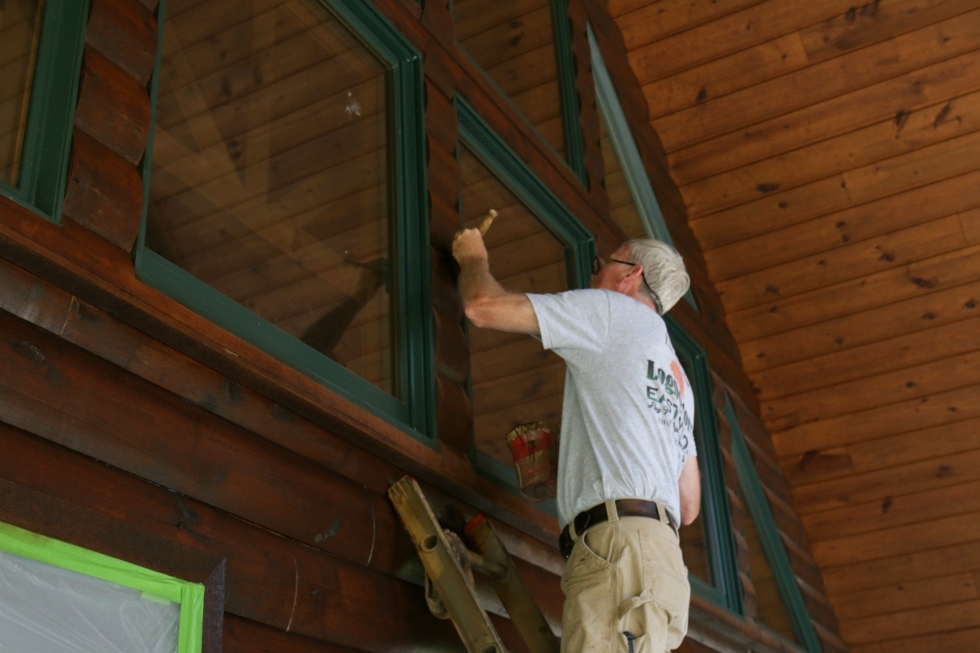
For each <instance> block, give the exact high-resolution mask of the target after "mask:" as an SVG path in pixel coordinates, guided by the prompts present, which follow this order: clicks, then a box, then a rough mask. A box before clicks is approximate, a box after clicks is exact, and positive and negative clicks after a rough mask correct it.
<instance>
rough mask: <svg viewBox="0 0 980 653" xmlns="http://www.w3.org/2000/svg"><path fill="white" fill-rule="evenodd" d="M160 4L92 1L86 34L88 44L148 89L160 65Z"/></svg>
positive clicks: (134, 0) (131, 0) (136, 0)
mask: <svg viewBox="0 0 980 653" xmlns="http://www.w3.org/2000/svg"><path fill="white" fill-rule="evenodd" d="M156 4H157V2H155V1H154V2H149V0H92V7H91V10H90V13H89V21H88V30H87V31H86V34H85V42H86V43H88V44H89V45H90V46H92V47H93V48H95V49H96V50H98V51H99V52H101V53H102V54H103V55H104V56H105V57H106V58H107V59H108V60H110V61H111V62H112V63H114V64H115V65H116V66H118V67H119V68H120V69H122V70H124V71H125V72H126V73H127V74H129V75H131V76H132V77H133V79H135V80H136V81H138V82H139V83H140V84H142V85H144V86H145V85H146V84H147V83H148V82H149V81H150V75H151V74H152V73H153V67H154V65H156V57H157V21H156V17H155V16H154V14H153V12H154V11H155V9H156ZM149 5H153V8H152V9H151V8H150V6H149Z"/></svg>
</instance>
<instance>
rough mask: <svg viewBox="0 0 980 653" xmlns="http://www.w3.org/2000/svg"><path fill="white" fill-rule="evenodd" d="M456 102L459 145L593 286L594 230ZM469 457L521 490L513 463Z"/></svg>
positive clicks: (581, 283) (571, 271) (473, 453)
mask: <svg viewBox="0 0 980 653" xmlns="http://www.w3.org/2000/svg"><path fill="white" fill-rule="evenodd" d="M455 102H456V113H457V116H458V120H459V142H460V144H461V145H465V146H466V147H467V149H469V150H470V151H471V152H472V153H473V154H474V155H475V156H476V157H477V158H478V159H479V160H480V161H481V162H482V163H483V164H484V165H485V166H486V167H487V168H488V169H489V170H490V171H491V172H492V173H493V174H494V175H495V176H496V177H497V178H498V179H499V180H500V181H501V182H502V183H503V184H504V185H505V186H507V188H508V189H509V190H510V191H511V192H512V193H514V195H515V196H516V197H517V198H518V199H519V200H521V202H522V203H523V204H524V205H525V206H526V207H527V208H528V209H529V210H530V211H531V213H533V214H534V216H535V217H537V218H538V220H540V221H541V224H542V225H544V227H545V228H546V229H548V230H549V231H550V232H551V233H552V234H553V235H554V236H555V238H556V239H557V240H558V241H559V242H560V243H562V244H563V245H564V247H565V261H566V265H567V272H568V280H569V288H583V287H586V286H588V284H589V280H590V278H591V265H592V257H593V256H594V255H595V240H594V238H593V237H592V234H590V233H589V232H588V231H587V230H586V229H585V228H584V227H583V226H582V225H581V224H580V223H579V221H578V220H577V219H576V218H575V216H574V215H573V214H572V213H571V212H570V211H569V210H568V209H567V208H565V206H564V205H563V204H562V203H561V202H560V201H559V200H558V198H557V197H555V195H554V193H553V192H552V191H551V190H550V189H549V188H548V187H547V186H545V185H544V183H542V182H541V180H540V179H539V178H538V177H537V176H536V175H535V174H534V173H533V172H532V171H531V169H530V168H529V167H528V165H527V164H526V163H525V162H524V161H523V160H522V159H521V158H520V157H518V156H517V155H516V154H515V153H514V151H513V150H511V149H510V148H509V147H508V146H507V144H506V143H505V142H504V141H503V139H501V138H500V136H498V135H497V134H496V133H495V132H494V131H493V130H492V129H491V128H490V126H489V125H488V124H487V123H486V122H485V121H484V120H483V119H482V118H481V117H480V116H479V115H478V114H477V112H476V111H475V110H474V109H473V108H472V107H471V106H470V105H469V104H468V103H467V102H466V100H464V99H463V98H462V97H459V96H457V97H456V98H455ZM470 459H471V460H472V462H473V466H474V468H475V469H476V470H477V471H478V472H479V473H481V474H483V475H484V476H486V477H488V478H491V479H493V480H495V481H497V482H498V483H501V484H503V485H505V486H507V487H511V488H514V489H515V490H517V488H518V483H517V473H516V471H515V470H514V468H513V466H512V465H505V464H503V463H501V462H500V461H498V460H495V459H494V458H492V457H490V456H489V455H487V454H486V453H484V452H482V451H480V450H479V449H478V448H477V447H476V446H475V445H474V446H473V448H472V449H471V450H470ZM535 505H537V506H538V507H540V508H541V509H542V510H544V511H546V512H548V513H549V514H552V515H554V514H556V506H555V501H554V500H549V501H543V502H540V503H537V504H535Z"/></svg>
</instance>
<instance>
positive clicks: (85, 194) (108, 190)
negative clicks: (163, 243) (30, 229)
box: [63, 128, 143, 252]
mask: <svg viewBox="0 0 980 653" xmlns="http://www.w3.org/2000/svg"><path fill="white" fill-rule="evenodd" d="M63 216H64V217H65V218H68V219H70V220H72V221H74V222H76V223H77V224H79V225H81V226H83V227H85V228H86V229H89V230H91V231H92V233H95V234H98V235H99V236H101V237H102V238H104V239H105V240H106V242H108V243H111V244H113V245H115V246H116V247H118V248H120V249H121V250H124V251H125V252H129V251H130V250H131V249H132V248H133V245H134V244H135V243H136V236H137V234H138V233H139V229H140V220H141V219H142V217H143V179H142V177H141V176H140V173H139V170H138V169H137V168H136V167H135V166H133V165H132V164H131V163H129V162H128V161H126V160H125V159H124V158H122V157H121V156H119V155H118V154H116V153H115V152H113V151H112V150H110V149H109V148H108V147H106V146H105V145H103V144H102V143H100V142H98V141H97V140H95V139H94V138H92V137H91V136H89V135H88V134H86V133H85V132H84V131H82V130H81V129H77V128H76V129H75V133H74V136H73V137H72V148H71V159H70V162H69V167H68V190H67V192H66V193H65V203H64V209H63Z"/></svg>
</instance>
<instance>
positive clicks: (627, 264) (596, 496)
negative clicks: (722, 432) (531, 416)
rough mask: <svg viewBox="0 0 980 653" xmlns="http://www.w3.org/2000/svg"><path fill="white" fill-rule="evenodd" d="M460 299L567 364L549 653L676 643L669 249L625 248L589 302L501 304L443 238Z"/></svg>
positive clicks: (691, 464) (471, 259)
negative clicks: (554, 640) (558, 638)
mask: <svg viewBox="0 0 980 653" xmlns="http://www.w3.org/2000/svg"><path fill="white" fill-rule="evenodd" d="M453 256H454V257H455V258H456V261H457V262H458V263H459V266H460V275H459V291H460V295H461V297H462V300H463V305H464V307H465V310H466V316H467V317H468V318H469V320H470V321H471V322H472V323H473V324H474V325H476V326H478V327H486V328H490V329H498V330H502V331H511V332H518V333H527V334H531V335H534V336H537V337H539V338H540V339H541V341H542V344H543V345H544V347H545V348H547V349H551V350H553V351H554V352H555V353H557V354H558V355H559V356H561V357H562V358H563V359H564V360H565V362H566V364H567V374H566V378H565V396H564V403H563V407H562V433H561V446H560V447H559V462H558V487H557V502H558V521H559V525H560V526H561V527H562V538H561V545H562V553H563V554H564V555H565V556H566V558H567V559H568V562H567V564H566V566H565V571H564V574H563V576H562V590H563V591H564V593H565V606H564V612H563V615H562V631H563V632H562V642H561V648H562V653H598V652H606V651H608V652H617V653H619V652H624V653H663V652H664V651H669V650H673V649H674V648H676V647H677V646H679V645H680V643H681V641H682V640H683V638H684V635H685V634H686V632H687V618H688V607H689V603H690V585H689V584H688V580H687V568H686V567H685V566H684V562H683V559H682V556H681V550H680V543H679V540H678V536H677V525H678V524H682V525H687V524H690V523H691V522H693V521H694V519H695V518H696V517H697V515H698V511H699V510H700V505H701V487H700V476H699V473H698V465H697V457H696V451H695V445H694V433H693V422H694V400H693V396H692V395H693V392H692V389H691V387H690V383H689V382H688V380H687V377H686V376H685V374H684V371H683V369H682V368H681V366H680V363H679V362H678V360H677V356H676V354H675V352H674V348H673V346H672V345H671V343H670V339H669V337H668V335H667V329H666V324H665V323H664V321H663V319H662V318H661V315H662V314H663V313H665V312H666V311H667V310H669V309H670V308H671V307H672V306H673V305H674V304H675V303H676V302H677V300H678V299H680V298H681V297H682V296H683V295H684V293H685V292H687V288H688V286H689V284H690V281H689V278H688V275H687V272H686V270H685V268H684V263H683V261H682V260H681V258H680V255H679V254H677V252H676V251H674V250H673V248H671V247H669V246H668V245H665V244H664V243H661V242H658V241H655V240H639V241H629V242H627V243H625V244H623V245H622V246H621V247H620V248H619V249H617V250H616V251H615V252H614V253H613V255H612V256H611V257H610V259H609V260H608V262H606V261H602V260H601V259H598V258H597V259H596V261H595V262H594V263H593V275H592V283H591V288H589V289H582V290H572V291H568V292H564V293H558V294H553V295H535V294H521V293H511V292H508V291H506V290H505V289H504V288H503V287H501V286H500V284H499V283H498V282H497V281H496V280H495V279H494V278H493V276H492V275H491V274H490V266H489V260H488V255H487V250H486V246H485V245H484V242H483V238H482V236H481V234H480V232H479V231H478V230H476V229H467V230H464V231H462V232H460V233H459V234H457V235H456V238H455V240H454V241H453Z"/></svg>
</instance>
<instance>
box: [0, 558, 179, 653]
mask: <svg viewBox="0 0 980 653" xmlns="http://www.w3.org/2000/svg"><path fill="white" fill-rule="evenodd" d="M179 625H180V604H178V603H174V602H172V601H167V600H166V599H161V598H159V597H153V596H149V595H146V594H144V593H142V592H140V591H139V590H135V589H130V588H128V587H123V586H122V585H117V584H115V583H111V582H108V581H105V580H101V579H98V578H93V577H91V576H86V575H84V574H79V573H76V572H73V571H68V570H65V569H61V568H60V567H56V566H53V565H49V564H46V563H43V562H37V561H34V560H30V559H27V558H23V557H20V556H17V555H14V554H12V553H8V552H6V551H0V653H96V652H97V653H176V651H177V643H178V639H177V637H178V627H179Z"/></svg>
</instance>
